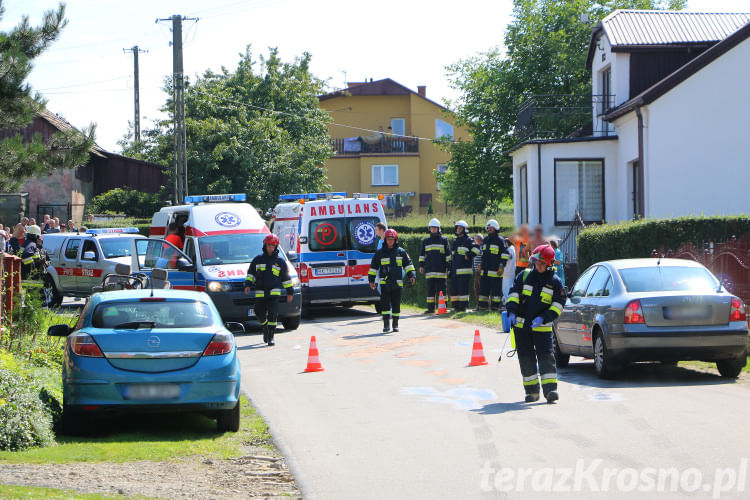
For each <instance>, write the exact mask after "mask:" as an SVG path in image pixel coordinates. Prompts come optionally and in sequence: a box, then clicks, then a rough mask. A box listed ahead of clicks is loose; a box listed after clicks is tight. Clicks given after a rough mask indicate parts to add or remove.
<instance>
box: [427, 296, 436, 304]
mask: <svg viewBox="0 0 750 500" xmlns="http://www.w3.org/2000/svg"><path fill="white" fill-rule="evenodd" d="M433 302H435V297H427V303H428V304H432V303H433Z"/></svg>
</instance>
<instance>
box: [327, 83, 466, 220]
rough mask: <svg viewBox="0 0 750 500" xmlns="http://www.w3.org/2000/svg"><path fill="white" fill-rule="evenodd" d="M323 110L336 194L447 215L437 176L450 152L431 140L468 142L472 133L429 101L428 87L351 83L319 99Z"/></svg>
mask: <svg viewBox="0 0 750 500" xmlns="http://www.w3.org/2000/svg"><path fill="white" fill-rule="evenodd" d="M320 106H321V107H322V108H323V109H325V110H326V111H328V113H329V114H330V115H331V118H332V119H333V120H332V123H330V124H329V125H328V133H329V135H330V136H331V138H332V139H331V144H332V146H333V149H334V151H335V153H334V155H333V156H332V157H331V158H330V159H329V160H328V161H327V162H326V170H327V175H328V183H329V184H330V185H331V188H332V190H333V191H346V192H348V193H349V194H351V193H383V194H400V196H399V199H398V201H397V202H396V203H397V205H400V204H404V205H405V206H407V208H406V209H405V210H404V212H408V211H413V212H419V213H425V212H426V211H427V209H428V207H429V206H430V204H432V207H433V210H434V211H435V212H438V213H440V212H445V202H444V201H442V200H440V199H439V197H438V195H439V191H438V185H437V182H436V179H435V172H436V171H441V170H442V169H444V168H445V165H446V164H447V163H448V159H449V158H450V154H449V153H446V152H443V151H441V150H440V149H439V148H438V147H437V146H436V145H434V144H433V143H432V140H433V139H435V138H436V137H443V136H446V135H447V136H449V137H452V138H454V139H456V140H458V139H459V138H460V139H464V140H466V139H468V133H467V132H466V130H465V129H463V128H460V127H458V126H456V125H455V122H454V120H453V119H452V117H451V116H450V114H448V113H446V111H447V110H446V108H444V107H443V106H441V105H440V104H437V103H436V102H434V101H431V100H429V99H427V96H426V87H423V86H420V87H418V90H417V92H414V91H413V90H411V89H409V88H407V87H404V86H403V85H401V84H400V83H397V82H394V81H393V80H391V79H390V78H386V79H384V80H378V81H368V82H362V83H349V86H348V87H347V88H346V89H343V90H338V91H336V92H332V93H330V94H325V95H322V96H320ZM363 129H364V130H363ZM381 132H382V133H381ZM394 208H398V207H394Z"/></svg>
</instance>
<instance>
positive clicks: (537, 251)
mask: <svg viewBox="0 0 750 500" xmlns="http://www.w3.org/2000/svg"><path fill="white" fill-rule="evenodd" d="M454 226H455V230H456V238H455V240H454V241H453V245H450V244H449V243H448V239H447V238H446V237H445V236H443V235H442V233H441V226H440V221H439V220H437V219H432V220H431V221H430V222H429V231H430V235H429V236H428V237H427V238H425V239H424V241H423V242H422V247H421V250H420V252H419V272H420V274H424V275H425V279H426V283H427V311H426V312H427V313H432V312H434V311H435V305H436V302H437V300H439V299H438V298H439V296H440V294H441V293H442V294H443V295H445V293H446V290H447V287H446V284H447V280H448V278H450V297H451V303H452V305H453V308H454V309H455V310H456V311H466V309H467V307H468V305H469V285H470V282H471V277H472V275H473V272H474V270H473V263H474V258H475V257H477V256H481V264H480V265H479V280H480V282H479V295H478V297H477V298H478V301H477V303H478V307H479V309H487V310H490V311H492V310H500V309H501V308H502V307H503V294H502V289H503V279H508V280H511V281H512V285H511V287H510V290H509V292H508V294H507V297H506V300H505V308H506V310H507V314H508V319H509V322H510V324H511V328H512V335H513V336H514V338H515V346H516V353H517V354H518V361H519V364H520V367H521V376H522V378H523V387H524V390H525V392H526V402H534V401H538V400H539V397H540V386H541V392H542V393H543V394H544V397H545V399H546V400H547V402H549V403H552V402H554V401H557V400H558V399H559V395H558V392H557V367H556V363H555V357H554V342H553V331H552V323H553V322H554V321H555V320H556V319H557V318H558V316H559V315H560V313H561V312H562V308H563V304H564V302H565V296H564V291H563V284H562V281H561V280H560V278H559V277H558V276H557V274H556V273H555V267H554V264H555V249H554V248H553V247H552V246H551V245H549V244H541V245H538V246H537V247H536V248H534V249H533V251H531V253H530V256H529V259H528V262H529V265H528V267H526V268H521V271H520V272H519V273H517V274H515V275H513V273H511V275H510V276H505V268H506V265H507V264H508V261H509V260H510V252H509V251H508V248H507V247H506V244H505V240H504V239H503V237H502V236H500V235H499V234H498V231H499V229H500V225H499V224H498V222H497V221H496V220H494V219H492V220H489V221H487V225H486V229H487V236H486V237H484V239H483V241H482V244H481V247H480V245H478V244H477V243H476V242H475V241H474V240H473V239H472V238H471V237H470V236H469V235H468V229H469V225H468V224H467V223H466V222H465V221H463V220H460V221H457V222H456V223H455V225H454ZM383 241H384V244H383V245H382V247H380V248H379V249H378V251H377V252H376V253H375V255H374V256H373V258H372V263H371V265H370V271H369V274H368V279H369V282H370V287H371V288H372V289H373V290H374V289H375V288H376V286H377V284H376V281H378V282H379V285H380V310H381V313H382V316H383V332H384V333H387V332H389V331H390V330H391V321H392V324H393V331H394V332H398V331H399V328H398V321H399V317H400V315H401V291H402V289H403V286H404V280H407V281H408V282H409V283H410V284H411V285H413V284H414V282H415V278H416V274H415V269H414V264H413V263H412V261H411V259H410V258H409V254H408V253H407V252H406V250H404V249H403V248H401V247H400V246H399V243H398V233H396V231H394V230H393V229H388V230H386V231H385V233H384V234H383Z"/></svg>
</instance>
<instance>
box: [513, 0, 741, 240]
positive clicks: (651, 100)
mask: <svg viewBox="0 0 750 500" xmlns="http://www.w3.org/2000/svg"><path fill="white" fill-rule="evenodd" d="M587 67H588V69H589V70H590V71H591V79H592V96H593V97H592V119H591V125H590V126H588V127H586V129H587V130H586V133H585V135H584V136H583V137H581V136H580V135H581V131H579V133H578V134H575V135H577V136H575V137H574V136H568V137H562V138H542V137H539V135H542V134H536V135H533V136H532V137H534V138H530V139H527V140H524V141H523V142H521V143H519V144H518V145H517V146H515V147H514V148H512V149H511V150H510V152H509V154H510V155H511V156H512V158H513V162H512V163H513V192H514V206H515V222H516V224H522V223H528V224H532V225H535V224H541V225H542V226H543V227H544V229H545V231H547V232H548V233H554V234H558V235H564V233H565V231H566V229H567V227H569V226H570V225H571V222H572V221H573V219H574V217H575V215H576V213H579V214H580V216H581V218H582V219H583V221H584V222H585V223H597V222H602V221H606V222H618V221H626V220H632V219H634V218H640V217H647V218H658V217H676V216H684V215H700V214H706V215H715V214H739V213H749V212H750V152H749V151H748V146H750V98H749V96H748V95H749V93H750V13H700V12H684V11H637V10H618V11H615V12H613V13H612V14H610V15H609V16H607V17H606V18H604V19H603V20H602V21H601V22H600V23H599V24H598V25H597V26H596V27H595V28H594V30H593V33H592V36H591V43H590V46H589V53H588V59H587Z"/></svg>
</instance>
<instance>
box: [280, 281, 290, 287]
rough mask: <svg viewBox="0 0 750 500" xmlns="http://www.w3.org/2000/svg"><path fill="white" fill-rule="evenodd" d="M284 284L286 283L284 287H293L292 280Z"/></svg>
mask: <svg viewBox="0 0 750 500" xmlns="http://www.w3.org/2000/svg"><path fill="white" fill-rule="evenodd" d="M282 285H284V288H292V280H286V281H284V282H283V283H282Z"/></svg>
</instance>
